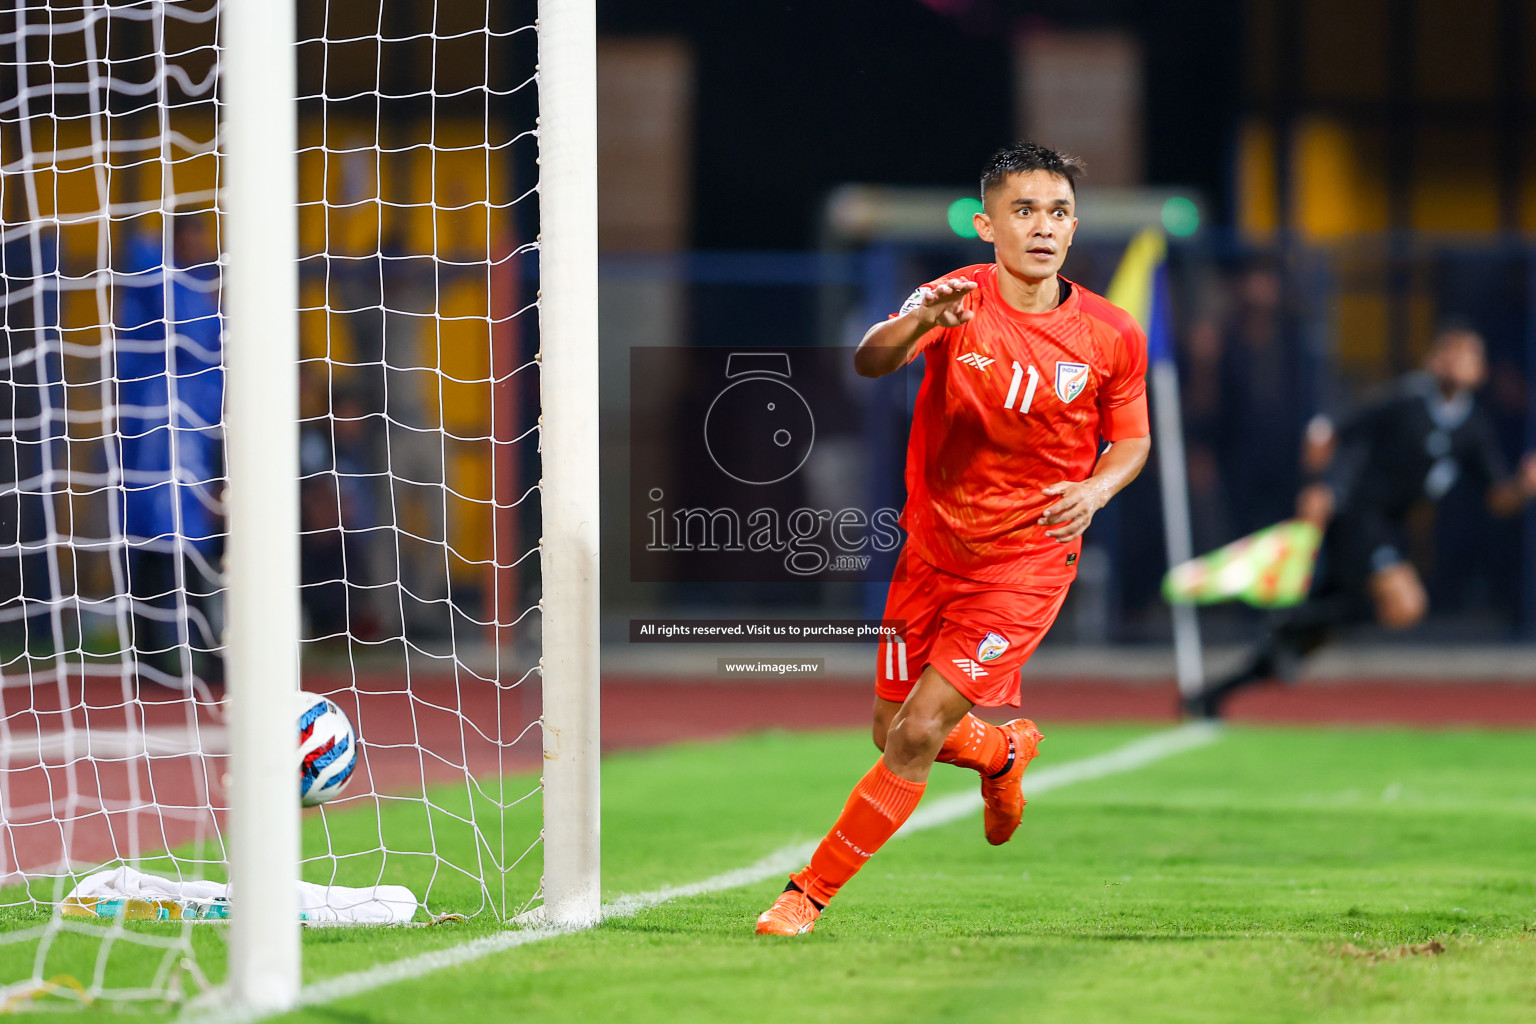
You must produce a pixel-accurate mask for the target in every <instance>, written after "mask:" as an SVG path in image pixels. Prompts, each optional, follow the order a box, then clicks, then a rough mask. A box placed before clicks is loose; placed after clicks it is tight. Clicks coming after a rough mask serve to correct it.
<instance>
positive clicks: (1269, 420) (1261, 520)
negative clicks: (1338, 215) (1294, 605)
mask: <svg viewBox="0 0 1536 1024" xmlns="http://www.w3.org/2000/svg"><path fill="white" fill-rule="evenodd" d="M1234 292H1235V296H1236V307H1235V308H1234V309H1233V311H1232V316H1231V320H1230V321H1229V322H1228V323H1227V325H1226V329H1225V331H1223V333H1222V339H1221V342H1222V343H1221V353H1220V356H1219V363H1218V366H1219V369H1218V380H1219V382H1220V387H1219V390H1218V392H1217V399H1216V401H1217V406H1218V408H1217V410H1216V416H1215V422H1216V424H1217V429H1216V430H1215V432H1214V438H1215V450H1216V456H1217V460H1218V463H1219V467H1220V475H1221V484H1222V487H1221V489H1222V491H1223V492H1224V493H1225V496H1226V503H1225V507H1226V511H1227V514H1228V515H1229V516H1230V517H1231V521H1230V523H1229V524H1228V525H1229V527H1230V528H1231V529H1232V530H1233V532H1235V533H1236V534H1238V535H1242V534H1248V533H1252V532H1253V531H1254V530H1257V529H1259V528H1260V527H1264V526H1268V525H1269V524H1270V523H1273V522H1276V521H1278V520H1281V519H1284V518H1285V517H1286V516H1287V515H1289V513H1290V507H1289V506H1290V501H1289V498H1290V495H1292V494H1294V493H1295V492H1296V488H1297V485H1298V484H1299V483H1300V482H1301V481H1300V480H1299V479H1298V478H1297V474H1296V460H1295V458H1294V457H1293V455H1292V453H1293V452H1295V451H1296V446H1297V445H1298V443H1299V442H1300V441H1301V426H1302V425H1301V419H1300V417H1299V416H1298V415H1297V412H1296V405H1297V396H1298V395H1300V394H1303V393H1304V388H1303V386H1302V381H1301V373H1300V364H1299V360H1298V352H1297V349H1296V346H1294V345H1292V344H1289V340H1290V339H1289V338H1288V337H1287V335H1286V331H1285V322H1284V315H1285V314H1284V294H1285V286H1284V281H1283V279H1282V277H1281V274H1280V267H1279V266H1278V265H1277V264H1276V263H1275V262H1274V260H1272V259H1270V258H1266V257H1254V258H1251V259H1250V260H1249V261H1248V262H1247V263H1246V264H1245V265H1244V266H1243V267H1242V268H1241V270H1240V271H1239V273H1238V274H1237V277H1236V279H1235V281H1234Z"/></svg>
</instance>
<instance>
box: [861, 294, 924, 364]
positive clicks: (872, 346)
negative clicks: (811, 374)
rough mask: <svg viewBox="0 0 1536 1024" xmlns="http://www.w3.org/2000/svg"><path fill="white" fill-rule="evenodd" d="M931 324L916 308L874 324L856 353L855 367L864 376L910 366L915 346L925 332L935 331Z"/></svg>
mask: <svg viewBox="0 0 1536 1024" xmlns="http://www.w3.org/2000/svg"><path fill="white" fill-rule="evenodd" d="M933 329H934V326H933V325H932V324H927V323H924V322H923V321H921V320H919V319H918V317H917V311H916V310H913V311H911V312H909V313H903V314H902V315H901V316H898V317H895V318H894V319H891V320H886V321H884V322H883V323H878V324H875V325H874V326H873V327H871V328H870V329H869V330H867V331H865V332H864V338H863V340H862V341H860V342H859V347H858V350H857V351H856V352H854V354H853V369H854V371H855V372H856V373H858V375H859V376H861V377H884V376H885V375H886V374H888V373H895V372H896V371H897V370H899V369H901V368H902V367H903V366H905V365H907V360H909V359H911V358H912V349H913V348H914V347H915V346H916V345H917V343H918V341H920V340H921V339H922V337H923V335H925V334H927V333H928V332H929V331H931V330H933Z"/></svg>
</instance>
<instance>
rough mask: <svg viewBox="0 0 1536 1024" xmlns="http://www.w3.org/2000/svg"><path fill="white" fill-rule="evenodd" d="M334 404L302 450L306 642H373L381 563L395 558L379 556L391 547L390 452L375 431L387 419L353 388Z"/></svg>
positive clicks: (307, 434)
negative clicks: (386, 484)
mask: <svg viewBox="0 0 1536 1024" xmlns="http://www.w3.org/2000/svg"><path fill="white" fill-rule="evenodd" d="M328 401H329V403H330V415H329V416H323V417H318V418H317V419H316V420H315V421H312V422H311V423H310V424H309V425H308V426H307V427H306V428H305V430H304V431H303V433H302V435H301V437H300V445H299V452H300V465H301V466H302V469H303V475H304V481H303V486H302V488H301V499H300V525H301V529H302V539H301V544H300V546H301V548H302V556H303V591H302V594H303V608H304V616H305V622H306V629H305V638H306V639H311V640H313V639H321V638H324V637H333V636H339V635H343V634H348V633H350V634H351V635H353V636H356V637H359V638H361V639H364V640H374V639H378V637H379V636H380V635H381V628H380V616H379V614H378V612H377V611H376V608H375V605H376V604H377V600H376V598H375V596H374V595H375V593H376V589H375V588H374V587H373V586H372V584H374V583H375V582H377V581H378V580H379V579H380V578H381V577H382V574H381V573H379V572H378V571H377V566H378V565H379V563H380V559H383V560H385V561H386V562H388V561H390V560H391V558H392V555H393V552H392V551H381V550H380V549H381V548H382V547H385V546H388V537H387V534H386V531H384V530H383V529H382V527H383V526H384V525H385V522H386V516H385V512H386V510H387V509H388V507H389V505H388V502H389V497H388V493H387V492H382V493H381V481H384V480H386V479H387V476H388V471H387V466H386V462H385V460H386V459H387V456H388V450H387V448H386V446H385V445H384V444H382V443H377V441H376V436H375V434H374V433H372V432H371V431H373V430H376V429H377V428H376V427H372V426H370V424H371V423H372V422H373V421H374V420H375V419H377V420H379V421H382V419H383V417H382V416H376V415H375V414H370V413H369V411H368V405H367V402H366V401H365V400H364V397H363V395H362V393H361V392H360V391H358V390H356V389H354V388H352V387H347V386H337V387H336V388H335V390H334V393H333V394H332V395H331V396H329V397H328ZM382 578H387V577H382Z"/></svg>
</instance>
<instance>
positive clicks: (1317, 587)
mask: <svg viewBox="0 0 1536 1024" xmlns="http://www.w3.org/2000/svg"><path fill="white" fill-rule="evenodd" d="M1487 376H1488V363H1487V356H1486V354H1485V351H1484V346H1483V339H1482V338H1481V337H1480V336H1479V335H1478V334H1477V332H1476V331H1474V330H1472V328H1471V327H1469V326H1467V325H1465V324H1460V323H1451V324H1447V325H1446V326H1444V327H1442V328H1441V329H1440V330H1439V331H1438V332H1437V334H1436V336H1435V340H1434V344H1433V345H1432V347H1431V349H1430V353H1429V358H1428V360H1427V362H1426V363H1425V368H1424V372H1422V373H1414V374H1410V375H1409V376H1407V377H1405V378H1404V379H1403V380H1402V381H1400V382H1399V383H1398V384H1397V385H1396V386H1395V387H1394V388H1393V389H1392V390H1391V392H1390V393H1388V394H1387V395H1386V396H1385V397H1384V398H1382V399H1379V400H1377V401H1374V402H1371V403H1368V404H1367V405H1365V406H1364V407H1363V408H1361V409H1359V410H1358V411H1356V412H1355V413H1354V414H1353V415H1352V416H1350V417H1348V418H1347V419H1345V420H1344V421H1343V422H1342V423H1340V424H1339V425H1338V426H1337V427H1335V426H1334V425H1333V424H1332V423H1331V422H1330V421H1329V420H1327V419H1326V418H1324V417H1318V418H1317V419H1314V420H1313V421H1312V423H1311V425H1309V426H1308V428H1307V440H1306V442H1305V450H1304V452H1303V458H1302V462H1303V464H1304V466H1305V468H1307V469H1308V470H1310V471H1311V472H1312V473H1313V474H1314V475H1315V476H1316V479H1315V480H1314V481H1313V482H1312V483H1311V484H1309V485H1308V486H1307V487H1305V488H1303V489H1302V492H1301V495H1300V496H1299V498H1298V499H1297V503H1296V514H1297V516H1298V518H1301V519H1305V520H1308V521H1310V522H1312V523H1314V524H1316V525H1317V526H1318V527H1319V528H1320V529H1322V530H1323V531H1324V533H1323V541H1322V547H1321V549H1320V551H1319V554H1318V564H1317V571H1316V572H1315V574H1314V575H1313V578H1312V588H1311V590H1310V591H1309V593H1308V595H1307V599H1306V600H1305V601H1303V602H1302V603H1301V604H1299V605H1297V606H1296V607H1295V608H1293V609H1290V610H1289V611H1288V612H1286V613H1284V614H1283V615H1282V616H1281V617H1280V619H1279V620H1278V621H1277V622H1276V624H1275V626H1274V628H1273V629H1272V630H1271V631H1270V634H1269V636H1268V638H1267V639H1266V640H1265V641H1264V642H1263V643H1262V644H1261V645H1260V646H1259V648H1258V649H1257V650H1256V651H1255V652H1254V654H1253V656H1252V657H1251V658H1250V659H1249V660H1248V662H1247V663H1246V664H1245V665H1244V666H1243V668H1242V669H1240V670H1239V671H1237V672H1236V673H1234V674H1233V675H1231V676H1229V677H1227V678H1226V679H1223V680H1221V681H1220V682H1218V683H1215V684H1213V685H1212V686H1210V687H1208V688H1206V689H1205V690H1204V691H1203V692H1201V693H1198V694H1195V695H1194V696H1192V697H1190V698H1188V699H1186V700H1185V702H1184V709H1185V713H1186V714H1188V715H1189V716H1191V717H1195V718H1219V717H1221V713H1222V708H1223V705H1224V704H1225V703H1226V701H1227V699H1228V698H1229V697H1231V696H1232V694H1233V693H1235V692H1237V691H1238V690H1240V689H1242V688H1244V687H1247V686H1252V685H1253V684H1255V683H1260V682H1264V681H1266V680H1270V679H1284V680H1290V679H1292V678H1294V677H1295V675H1296V673H1297V671H1298V670H1299V669H1300V667H1301V663H1302V661H1303V659H1305V658H1306V656H1307V655H1308V654H1311V653H1312V652H1313V651H1315V650H1316V649H1317V648H1319V647H1321V646H1322V645H1323V644H1324V643H1326V642H1327V640H1328V638H1329V636H1330V635H1331V634H1332V633H1333V632H1334V631H1335V630H1337V629H1339V628H1341V627H1346V626H1352V625H1358V624H1360V623H1365V622H1369V621H1371V620H1372V619H1374V620H1375V621H1376V622H1378V623H1380V624H1381V625H1382V626H1385V627H1386V628H1388V629H1407V628H1408V627H1410V626H1412V625H1414V624H1416V623H1417V622H1418V621H1419V620H1420V619H1422V618H1423V617H1424V612H1425V611H1426V610H1427V608H1428V605H1429V601H1428V598H1427V597H1426V596H1425V593H1424V584H1423V583H1422V582H1421V581H1420V580H1419V574H1418V572H1417V571H1416V570H1415V569H1414V567H1413V565H1412V563H1410V562H1409V561H1408V560H1407V558H1406V557H1405V556H1404V553H1403V552H1404V549H1405V547H1406V544H1405V543H1404V525H1405V523H1406V521H1407V519H1408V514H1409V512H1410V511H1412V509H1413V508H1414V506H1416V505H1418V504H1419V503H1420V502H1422V501H1430V502H1435V501H1439V500H1440V499H1441V498H1442V497H1444V496H1445V494H1446V493H1447V492H1448V491H1450V489H1451V487H1452V486H1454V485H1455V483H1456V481H1457V480H1458V479H1459V478H1460V477H1461V476H1462V475H1463V474H1471V476H1472V478H1473V479H1474V480H1476V481H1477V482H1478V483H1479V484H1480V485H1482V486H1483V487H1484V488H1486V503H1487V507H1488V511H1489V512H1490V513H1492V514H1494V515H1499V516H1505V515H1513V514H1514V513H1515V512H1517V511H1519V509H1520V508H1521V506H1522V505H1524V504H1525V502H1527V501H1530V500H1531V499H1532V498H1533V497H1536V453H1530V454H1527V455H1526V456H1525V458H1524V459H1523V460H1521V464H1520V471H1519V473H1518V474H1517V475H1515V476H1509V475H1508V474H1507V473H1506V471H1505V463H1504V456H1503V453H1502V452H1500V451H1499V444H1498V438H1497V437H1496V436H1495V434H1494V429H1493V423H1492V422H1491V421H1490V420H1489V418H1488V414H1487V413H1486V412H1485V411H1484V410H1483V408H1482V406H1481V405H1480V404H1479V403H1478V402H1477V400H1476V398H1475V392H1476V391H1477V389H1478V388H1480V387H1482V385H1483V382H1484V381H1485V380H1486V379H1487Z"/></svg>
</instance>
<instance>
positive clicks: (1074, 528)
mask: <svg viewBox="0 0 1536 1024" xmlns="http://www.w3.org/2000/svg"><path fill="white" fill-rule="evenodd" d="M1044 493H1046V494H1049V495H1051V496H1052V497H1055V498H1060V499H1061V500H1060V501H1058V502H1056V503H1055V504H1053V505H1052V506H1051V507H1050V508H1047V509H1046V510H1045V512H1044V513H1042V514H1041V516H1040V525H1041V526H1055V527H1057V529H1054V530H1046V531H1045V535H1046V536H1047V537H1052V538H1055V540H1056V543H1058V544H1065V543H1067V542H1068V541H1070V540H1071V539H1072V538H1074V537H1077V536H1080V535H1081V534H1082V532H1083V531H1084V530H1086V529H1088V524H1089V523H1091V522H1093V514H1094V513H1095V512H1097V511H1098V510H1099V509H1101V508H1103V507H1104V506H1105V504H1106V503H1107V502H1108V501H1109V495H1108V494H1106V493H1105V489H1104V488H1103V487H1102V486H1100V485H1099V484H1098V483H1097V482H1096V481H1094V480H1092V479H1088V480H1084V481H1082V482H1081V483H1069V482H1067V481H1062V482H1061V483H1059V484H1052V485H1051V486H1049V487H1047V488H1044Z"/></svg>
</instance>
